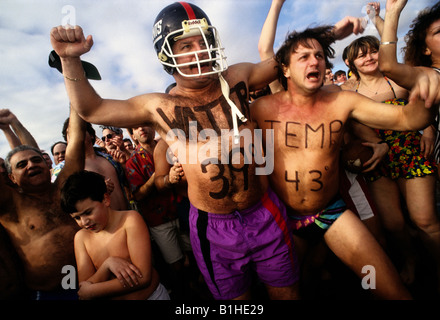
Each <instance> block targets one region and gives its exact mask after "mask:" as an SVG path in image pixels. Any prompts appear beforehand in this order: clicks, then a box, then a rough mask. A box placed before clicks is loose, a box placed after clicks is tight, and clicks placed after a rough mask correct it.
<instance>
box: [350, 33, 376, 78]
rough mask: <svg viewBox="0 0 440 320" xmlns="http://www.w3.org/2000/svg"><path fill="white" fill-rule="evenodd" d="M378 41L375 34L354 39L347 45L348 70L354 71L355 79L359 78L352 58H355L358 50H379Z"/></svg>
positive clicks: (364, 51)
mask: <svg viewBox="0 0 440 320" xmlns="http://www.w3.org/2000/svg"><path fill="white" fill-rule="evenodd" d="M379 45H380V41H379V39H377V38H376V37H375V36H364V37H359V38H357V39H356V40H354V41H353V42H352V43H350V45H349V46H348V50H347V59H348V65H349V67H350V70H351V71H352V72H353V73H354V75H355V76H356V78H357V79H360V78H361V77H360V76H359V72H358V70H357V69H356V66H355V65H354V60H356V59H357V57H358V55H359V51H361V52H363V53H366V52H368V50H369V49H370V50H371V49H375V50H379Z"/></svg>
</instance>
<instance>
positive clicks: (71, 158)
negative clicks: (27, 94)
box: [55, 107, 86, 186]
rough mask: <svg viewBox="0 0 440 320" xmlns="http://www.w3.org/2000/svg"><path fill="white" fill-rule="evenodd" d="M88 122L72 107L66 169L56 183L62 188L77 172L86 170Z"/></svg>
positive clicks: (65, 162) (65, 159)
mask: <svg viewBox="0 0 440 320" xmlns="http://www.w3.org/2000/svg"><path fill="white" fill-rule="evenodd" d="M85 132H86V122H85V121H84V120H83V119H81V118H80V117H79V116H78V113H76V111H75V110H74V109H73V108H72V107H70V118H69V143H68V144H67V148H66V155H65V158H64V167H63V170H61V172H60V174H59V175H58V178H57V180H56V181H55V183H56V184H57V185H58V186H62V185H63V184H64V182H65V181H66V179H67V178H68V177H69V176H70V175H72V174H73V173H75V172H78V171H80V170H83V169H84V165H85V148H84V140H85Z"/></svg>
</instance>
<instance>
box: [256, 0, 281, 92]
mask: <svg viewBox="0 0 440 320" xmlns="http://www.w3.org/2000/svg"><path fill="white" fill-rule="evenodd" d="M284 1H285V0H273V1H272V4H271V6H270V9H269V12H268V14H267V17H266V20H265V21H264V24H263V28H262V29H261V34H260V39H259V41H258V52H259V53H260V59H261V60H262V61H264V60H266V59H270V58H273V56H274V55H275V52H274V49H273V46H274V43H275V34H276V30H277V24H278V18H279V16H280V12H281V8H282V7H283V4H284ZM269 86H270V90H271V91H272V93H275V92H278V91H281V90H283V87H282V85H281V84H280V82H279V81H278V80H276V81H272V82H271V83H270V84H269Z"/></svg>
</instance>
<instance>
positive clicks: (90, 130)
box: [61, 117, 96, 144]
mask: <svg viewBox="0 0 440 320" xmlns="http://www.w3.org/2000/svg"><path fill="white" fill-rule="evenodd" d="M69 120H70V117H69V118H67V119H66V120H65V121H64V124H63V130H62V131H61V134H62V135H63V138H64V140H65V141H67V128H68V127H69ZM86 131H87V132H88V133H89V135H90V140H92V144H94V143H95V140H96V132H95V129H93V127H92V125H91V124H90V123H89V122H86Z"/></svg>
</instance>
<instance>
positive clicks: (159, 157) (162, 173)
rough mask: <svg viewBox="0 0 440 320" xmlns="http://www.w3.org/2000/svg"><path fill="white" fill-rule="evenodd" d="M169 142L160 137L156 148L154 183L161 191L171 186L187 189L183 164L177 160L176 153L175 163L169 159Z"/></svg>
mask: <svg viewBox="0 0 440 320" xmlns="http://www.w3.org/2000/svg"><path fill="white" fill-rule="evenodd" d="M167 151H168V144H167V143H166V142H165V141H163V140H162V139H160V140H159V141H158V143H157V145H156V147H155V148H154V170H155V172H154V173H155V178H154V184H155V186H156V188H157V190H159V191H164V190H167V189H169V188H173V187H178V188H179V189H180V188H182V189H183V188H185V189H186V186H187V185H186V183H185V182H186V179H185V178H184V172H183V168H182V165H181V164H180V163H179V162H178V161H177V158H175V157H174V155H169V156H171V157H173V158H172V159H171V160H174V164H173V165H171V164H170V163H169V162H168V161H169V160H168V159H167ZM181 182H182V183H181Z"/></svg>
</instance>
